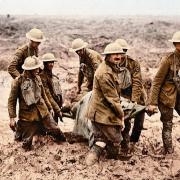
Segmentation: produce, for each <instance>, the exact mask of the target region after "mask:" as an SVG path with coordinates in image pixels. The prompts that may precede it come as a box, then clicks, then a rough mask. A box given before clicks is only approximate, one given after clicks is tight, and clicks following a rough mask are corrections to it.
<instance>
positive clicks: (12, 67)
mask: <svg viewBox="0 0 180 180" xmlns="http://www.w3.org/2000/svg"><path fill="white" fill-rule="evenodd" d="M23 58H24V57H23V51H22V50H20V49H18V50H17V51H16V53H15V55H14V57H13V60H12V61H11V62H10V64H9V67H8V72H9V74H10V75H11V76H12V78H14V79H15V78H16V77H18V76H19V75H20V73H19V72H18V70H17V66H18V65H19V64H20V63H21V61H22V59H23Z"/></svg>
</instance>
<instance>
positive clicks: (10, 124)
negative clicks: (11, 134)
mask: <svg viewBox="0 0 180 180" xmlns="http://www.w3.org/2000/svg"><path fill="white" fill-rule="evenodd" d="M9 127H10V128H11V129H12V130H13V131H16V121H15V119H14V118H10V123H9Z"/></svg>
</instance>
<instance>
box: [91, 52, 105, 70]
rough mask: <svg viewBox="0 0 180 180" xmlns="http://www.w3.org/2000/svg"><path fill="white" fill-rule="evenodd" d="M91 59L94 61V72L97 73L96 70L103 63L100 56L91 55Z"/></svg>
mask: <svg viewBox="0 0 180 180" xmlns="http://www.w3.org/2000/svg"><path fill="white" fill-rule="evenodd" d="M90 59H91V61H92V66H93V70H94V72H95V71H96V69H97V68H98V66H99V64H100V63H101V62H102V59H101V57H100V55H98V54H97V55H96V56H95V55H90Z"/></svg>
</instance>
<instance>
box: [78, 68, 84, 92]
mask: <svg viewBox="0 0 180 180" xmlns="http://www.w3.org/2000/svg"><path fill="white" fill-rule="evenodd" d="M83 79H84V74H83V73H82V71H81V70H80V69H79V73H78V88H79V90H80V89H81V85H82V83H83Z"/></svg>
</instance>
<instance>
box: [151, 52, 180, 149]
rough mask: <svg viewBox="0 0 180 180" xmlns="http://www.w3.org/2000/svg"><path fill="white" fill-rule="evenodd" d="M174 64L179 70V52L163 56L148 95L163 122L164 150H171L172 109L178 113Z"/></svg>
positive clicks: (179, 105) (178, 103)
mask: <svg viewBox="0 0 180 180" xmlns="http://www.w3.org/2000/svg"><path fill="white" fill-rule="evenodd" d="M174 65H176V72H175V74H176V75H177V74H178V72H180V71H179V70H180V53H179V52H177V51H175V52H173V53H170V54H168V55H167V56H165V57H163V58H162V60H161V64H160V68H159V70H158V72H157V74H156V76H155V77H154V80H153V86H152V91H151V96H150V102H149V104H151V105H158V107H159V110H160V112H161V121H162V123H163V130H162V138H163V143H164V148H165V151H171V150H172V135H171V134H172V119H173V109H175V110H176V111H177V112H178V114H180V95H179V94H178V93H177V88H176V86H175V83H174V81H173V77H174V71H175V70H174Z"/></svg>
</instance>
